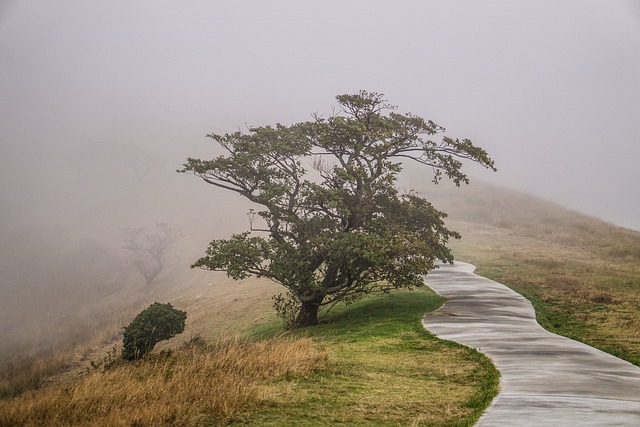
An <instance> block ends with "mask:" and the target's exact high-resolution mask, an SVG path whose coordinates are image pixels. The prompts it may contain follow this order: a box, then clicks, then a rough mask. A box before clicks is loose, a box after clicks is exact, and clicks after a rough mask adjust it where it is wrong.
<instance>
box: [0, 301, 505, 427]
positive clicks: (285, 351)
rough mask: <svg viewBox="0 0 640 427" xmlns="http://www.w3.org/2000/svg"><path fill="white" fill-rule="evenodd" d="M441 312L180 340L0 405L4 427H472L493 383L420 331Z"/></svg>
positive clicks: (486, 368)
mask: <svg viewBox="0 0 640 427" xmlns="http://www.w3.org/2000/svg"><path fill="white" fill-rule="evenodd" d="M441 304H442V298H441V297H439V296H437V295H435V294H434V293H433V292H432V291H430V290H429V289H422V290H420V291H415V292H409V291H405V292H401V293H398V294H396V295H395V296H393V297H388V296H380V297H372V298H368V299H366V300H363V301H361V302H359V303H357V304H354V305H351V306H349V307H348V309H347V308H345V307H337V308H335V309H334V311H333V312H332V313H331V315H330V316H329V317H326V318H325V319H324V323H323V324H321V325H319V326H317V327H312V328H307V329H305V330H301V331H298V332H296V333H294V334H288V336H277V335H279V333H280V332H281V329H280V327H279V325H278V323H277V322H274V321H270V322H269V321H265V320H263V321H262V323H261V324H260V326H259V327H248V329H245V330H247V331H249V332H251V334H252V335H253V336H254V338H252V339H249V340H247V339H237V338H232V339H228V338H222V339H221V338H218V339H217V340H211V341H209V343H207V340H204V339H202V338H200V337H197V338H195V339H194V338H192V339H191V340H190V342H189V343H187V344H181V343H180V338H176V339H174V340H173V343H169V344H166V345H165V348H166V349H168V348H171V349H172V350H167V351H165V352H157V351H156V352H155V354H154V355H152V357H150V358H147V359H145V360H142V361H140V362H137V363H134V364H123V363H116V364H115V365H113V366H108V367H107V366H105V365H104V364H99V366H98V368H97V369H91V370H89V372H87V373H85V374H83V375H81V376H79V377H77V378H71V379H68V380H67V381H65V382H61V383H58V384H50V385H49V386H45V387H43V388H41V389H38V390H34V391H30V392H23V393H20V394H19V395H17V396H15V397H12V398H5V399H3V400H0V425H21V424H46V425H70V424H73V425H97V424H104V423H105V422H106V423H107V424H109V425H123V426H125V425H139V426H144V425H159V424H160V425H163V424H169V425H173V424H177V425H236V424H237V425H256V426H258V425H259V426H264V425H273V426H281V425H309V426H320V425H327V426H328V425H335V424H336V423H346V424H348V425H354V426H357V425H363V426H364V425H371V424H375V425H389V426H392V425H394V426H395V425H415V426H435V425H437V426H467V425H471V424H473V422H474V421H475V420H476V419H477V418H478V417H479V416H480V414H481V413H482V411H483V410H484V408H485V407H486V406H487V405H488V404H489V402H490V401H491V399H492V398H493V396H494V395H495V394H496V392H497V387H498V374H497V372H496V370H495V368H494V367H493V365H492V364H491V363H490V362H489V361H488V359H487V358H486V357H484V356H483V355H481V354H479V353H477V352H476V351H475V350H472V349H469V348H465V347H462V346H459V345H456V344H453V343H447V342H443V341H440V340H438V339H436V338H434V337H433V336H431V335H430V334H428V333H427V332H426V331H425V330H424V329H423V328H422V325H421V319H422V316H423V314H424V312H425V311H428V310H433V309H435V308H437V307H438V306H440V305H441ZM229 305H233V301H232V302H230V304H229ZM244 308H245V310H246V311H248V312H251V311H253V313H252V314H257V313H259V312H260V310H258V311H256V310H255V309H252V308H251V307H250V306H247V305H244ZM220 311H222V312H225V311H226V308H224V307H221V308H220ZM213 315H214V316H215V314H213ZM198 323H199V322H197V321H196V322H193V321H192V323H191V324H190V326H189V328H190V329H191V333H193V331H194V330H195V328H197V327H200V325H198ZM245 328H246V326H245ZM225 329H227V330H228V329H232V328H231V327H227V328H225ZM217 330H218V333H219V332H220V329H217ZM187 333H189V332H187ZM182 340H183V341H184V338H182ZM107 362H109V361H107ZM106 365H109V363H107V364H106Z"/></svg>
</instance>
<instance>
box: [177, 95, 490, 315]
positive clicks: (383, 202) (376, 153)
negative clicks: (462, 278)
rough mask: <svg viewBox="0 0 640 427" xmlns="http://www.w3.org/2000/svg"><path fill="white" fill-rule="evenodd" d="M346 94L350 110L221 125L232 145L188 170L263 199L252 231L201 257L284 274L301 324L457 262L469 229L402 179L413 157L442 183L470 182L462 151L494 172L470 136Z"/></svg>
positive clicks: (242, 273) (215, 265) (241, 269)
mask: <svg viewBox="0 0 640 427" xmlns="http://www.w3.org/2000/svg"><path fill="white" fill-rule="evenodd" d="M337 100H338V103H339V104H340V107H341V111H340V112H339V113H338V114H335V115H333V116H331V117H329V118H326V119H325V118H322V117H319V116H316V117H315V119H314V120H313V121H310V122H304V123H298V124H294V125H292V126H284V125H281V124H277V125H275V126H266V127H256V128H251V129H250V130H249V132H248V133H243V132H235V133H232V134H224V135H218V134H211V135H209V137H210V138H212V139H213V140H214V141H216V142H217V143H218V144H219V145H220V146H221V147H222V148H223V149H224V150H225V151H226V154H225V155H221V156H219V157H217V158H215V159H213V160H200V159H188V161H187V163H186V164H184V165H183V166H184V167H183V169H182V170H180V171H179V172H183V173H191V174H194V175H196V176H198V177H200V178H202V179H203V180H204V181H205V182H207V183H209V184H212V185H214V186H216V187H219V188H222V189H225V190H228V191H233V192H236V193H238V194H240V195H242V196H243V197H245V198H247V199H248V200H250V201H251V202H253V203H255V204H257V205H259V206H261V207H262V208H261V210H258V211H257V212H255V211H251V212H250V224H251V230H250V232H247V233H243V234H237V235H234V236H232V237H231V238H230V239H223V240H215V241H213V242H211V244H210V246H209V248H208V250H207V253H206V255H205V256H204V257H203V258H200V259H199V260H198V261H196V262H195V263H194V264H193V267H201V268H204V269H209V270H220V271H226V272H227V274H228V275H229V277H232V278H234V279H242V278H245V277H247V276H249V275H256V276H258V277H267V278H269V279H272V280H274V281H276V282H278V283H280V284H282V285H283V286H284V287H285V288H287V291H288V292H289V293H290V294H291V295H293V296H294V299H293V300H294V301H298V302H299V315H298V317H297V318H296V320H295V322H294V326H306V325H310V324H316V323H317V321H318V320H317V312H318V309H319V307H321V306H323V305H327V304H333V303H335V302H337V301H347V302H349V301H353V300H355V299H357V298H359V297H361V296H363V295H366V294H368V293H371V292H389V291H391V290H393V289H411V288H415V287H418V286H421V285H422V277H421V276H422V275H423V274H426V273H427V272H428V271H429V270H431V269H432V268H434V266H435V262H436V260H437V259H441V260H443V261H449V262H450V261H452V260H453V257H452V255H451V252H450V251H449V249H448V247H447V243H448V241H449V239H450V238H457V237H459V236H458V234H457V233H455V232H453V231H451V230H449V229H447V228H446V226H445V224H444V218H445V217H446V214H445V213H443V212H440V211H438V210H437V209H435V208H434V207H433V206H432V205H431V204H430V203H429V202H428V201H427V200H425V199H423V198H421V197H419V196H418V195H417V194H414V193H411V192H410V193H408V194H401V193H400V192H399V191H398V189H397V188H396V186H395V183H396V180H397V174H398V173H399V172H400V171H401V170H402V162H403V161H414V162H417V163H419V164H422V165H424V166H427V167H429V168H430V169H431V170H432V171H433V172H434V176H433V182H435V183H438V182H439V181H440V180H441V179H442V177H443V176H446V177H448V178H449V179H451V180H453V182H454V183H455V184H456V185H460V184H461V183H468V182H469V179H468V178H467V176H466V175H465V174H464V173H463V172H462V171H461V168H462V162H461V160H464V159H467V160H471V161H474V162H476V163H479V164H480V165H482V166H484V167H486V168H489V169H492V170H495V168H494V166H493V161H492V160H491V159H490V158H489V156H488V155H487V153H486V152H485V151H484V150H483V149H481V148H479V147H476V146H474V145H473V144H472V143H471V141H470V140H468V139H464V140H462V141H460V140H458V139H452V138H449V137H446V136H445V137H443V138H442V140H441V141H439V142H435V141H432V140H430V139H427V137H429V136H432V135H435V134H438V133H441V132H443V131H444V128H442V127H440V126H438V125H437V124H435V123H433V122H431V121H425V120H424V119H422V118H421V117H418V116H415V115H412V114H398V113H395V112H394V111H393V110H394V107H392V106H390V105H388V104H386V101H385V100H384V99H383V96H382V95H380V94H376V93H369V92H365V91H361V92H360V93H358V94H355V95H340V96H338V97H337ZM307 165H311V166H312V168H313V169H314V170H315V172H314V173H313V174H312V173H310V172H309V171H307V170H306V167H308V166H307ZM258 224H261V225H258ZM253 233H261V234H260V235H252V234H253Z"/></svg>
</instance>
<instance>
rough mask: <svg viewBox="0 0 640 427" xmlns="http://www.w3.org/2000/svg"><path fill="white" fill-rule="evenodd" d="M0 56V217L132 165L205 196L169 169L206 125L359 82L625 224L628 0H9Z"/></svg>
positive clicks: (27, 212) (629, 119) (67, 206)
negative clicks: (0, 203) (306, 0)
mask: <svg viewBox="0 0 640 427" xmlns="http://www.w3.org/2000/svg"><path fill="white" fill-rule="evenodd" d="M0 58H2V59H1V60H0V93H1V96H0V99H1V101H0V102H1V103H2V104H1V107H0V108H1V109H2V115H1V118H0V122H1V123H0V138H1V146H0V150H1V152H0V179H2V187H1V189H0V195H1V196H2V198H3V208H2V212H1V215H2V221H3V222H5V224H4V225H7V221H10V219H9V218H14V217H16V216H17V217H19V218H20V219H21V220H24V219H26V220H32V221H41V220H42V217H43V216H44V217H47V218H49V219H51V218H53V217H55V216H56V215H68V214H69V213H70V212H71V211H77V212H82V215H81V217H82V218H85V220H86V218H87V217H92V216H93V217H94V218H95V217H96V215H99V212H102V211H109V210H113V209H114V206H116V205H118V204H119V203H122V200H123V199H126V193H127V192H128V191H129V190H130V189H131V188H130V187H131V185H130V183H131V182H136V181H141V180H145V179H146V180H149V179H155V180H158V181H157V182H158V184H162V185H170V186H171V185H175V186H176V188H181V189H186V188H189V187H191V188H196V190H193V191H201V192H202V195H203V197H213V196H212V195H211V194H210V193H207V191H209V190H208V189H206V188H204V187H203V186H202V185H200V183H198V182H195V181H194V180H192V181H189V180H188V179H187V177H184V176H178V175H176V174H175V173H174V171H175V169H176V168H178V167H179V166H180V164H181V163H182V162H183V161H184V159H185V158H186V157H188V156H202V157H207V156H208V155H209V154H208V153H210V152H211V151H210V147H209V146H208V145H207V140H206V139H205V138H204V135H205V134H206V133H208V132H211V131H216V132H225V131H233V130H235V129H237V128H238V127H243V126H245V125H246V124H249V125H265V124H272V123H276V122H282V123H293V122H298V121H304V120H308V119H309V118H310V114H311V113H312V112H316V111H318V112H321V113H325V114H327V113H330V111H331V107H332V106H335V104H336V103H335V100H334V96H335V95H337V94H341V93H353V92H356V91H358V90H360V89H366V90H370V91H376V92H381V93H384V94H385V95H386V97H387V99H389V101H390V102H391V103H392V104H394V105H397V106H399V110H400V111H410V112H412V113H415V114H418V115H421V116H423V117H425V118H427V119H431V120H434V121H436V122H437V123H439V124H441V125H443V126H445V127H446V128H447V130H448V134H450V135H451V136H454V137H460V138H463V137H464V138H470V139H472V140H473V141H474V142H475V143H476V144H478V145H480V146H481V147H484V148H485V149H487V150H488V151H489V153H490V154H491V155H492V156H493V157H494V159H495V160H496V165H497V167H498V173H496V174H491V173H488V172H485V171H483V170H482V171H481V170H478V169H474V168H473V167H472V168H470V172H471V174H472V176H473V177H475V178H479V179H481V180H486V181H489V182H492V183H495V184H499V185H503V186H508V187H512V188H515V189H519V190H523V191H527V192H529V193H531V194H534V195H536V196H540V197H543V198H546V199H550V200H552V201H555V202H557V203H560V204H562V205H563V206H565V207H567V208H569V209H573V210H577V211H580V212H583V213H586V214H590V215H594V216H596V217H599V218H602V219H604V220H605V221H609V222H612V223H615V224H618V225H621V226H625V227H629V228H634V229H636V230H640V198H639V197H638V190H637V183H638V182H640V168H637V167H636V161H637V158H639V157H640V128H638V126H637V117H640V80H639V79H638V78H637V76H638V75H640V7H638V6H637V5H636V4H635V3H633V2H631V1H612V2H606V3H604V2H598V1H565V2H553V1H541V2H540V1H539V2H525V1H489V2H482V3H478V2H473V1H455V2H446V3H445V2H420V3H417V2H410V1H401V2H394V3H388V2H380V1H374V2H370V1H368V2H362V1H353V2H340V3H338V2H331V1H329V2H322V3H321V4H311V3H301V2H294V1H276V2H268V3H264V2H257V1H242V2H204V1H192V2H186V3H184V2H181V3H175V2H155V1H154V2H134V3H132V2H124V1H115V2H84V1H65V2H61V3H60V2H57V3H55V4H54V3H49V2H16V1H14V2H11V1H9V2H6V1H5V2H3V3H2V6H1V7H0ZM132 159H133V160H132ZM136 162H137V163H136ZM159 170H162V171H164V172H162V173H161V174H160V175H161V176H162V179H159V178H158V176H154V177H152V178H150V176H151V175H149V174H152V171H155V173H157V171H159ZM187 181H189V182H187ZM168 182H172V184H167V183H168ZM180 191H182V190H180ZM184 191H189V190H184ZM96 196H99V197H96ZM43 214H44V215H43Z"/></svg>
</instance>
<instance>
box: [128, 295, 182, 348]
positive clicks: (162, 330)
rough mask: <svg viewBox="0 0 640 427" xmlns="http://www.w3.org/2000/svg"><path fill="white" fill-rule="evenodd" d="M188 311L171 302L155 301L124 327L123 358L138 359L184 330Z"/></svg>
mask: <svg viewBox="0 0 640 427" xmlns="http://www.w3.org/2000/svg"><path fill="white" fill-rule="evenodd" d="M186 320H187V313H186V312H184V311H180V310H176V309H175V308H173V307H172V306H171V304H160V303H157V302H155V303H153V304H151V305H150V306H149V307H148V308H146V309H145V310H143V311H142V312H140V314H138V315H137V316H136V318H135V319H133V322H131V323H130V324H129V325H128V326H126V327H125V328H124V337H123V343H124V348H123V349H122V358H123V359H125V360H137V359H140V358H141V357H143V356H144V355H145V354H147V353H149V352H150V351H151V350H153V347H155V345H156V344H157V343H158V342H160V341H163V340H167V339H169V338H172V337H174V336H175V335H177V334H179V333H181V332H183V331H184V324H185V321H186Z"/></svg>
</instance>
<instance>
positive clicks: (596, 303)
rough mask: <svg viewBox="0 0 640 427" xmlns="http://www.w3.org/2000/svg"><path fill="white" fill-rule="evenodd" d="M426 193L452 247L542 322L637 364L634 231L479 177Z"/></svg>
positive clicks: (639, 247)
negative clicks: (526, 303) (444, 216)
mask: <svg viewBox="0 0 640 427" xmlns="http://www.w3.org/2000/svg"><path fill="white" fill-rule="evenodd" d="M425 193H426V194H427V195H428V197H430V198H431V199H432V200H433V202H434V204H435V205H436V206H437V207H439V208H440V209H442V210H444V211H446V212H448V213H449V214H450V218H449V221H448V224H449V225H450V227H451V228H453V229H455V230H458V231H460V232H461V233H462V235H463V239H462V240H460V241H456V242H453V247H454V253H455V255H456V256H457V257H458V258H459V259H462V260H465V261H469V262H471V263H473V264H475V265H476V266H477V267H478V273H480V274H482V275H484V276H487V277H490V278H492V279H494V280H497V281H499V282H501V283H504V284H506V285H508V286H510V287H512V288H513V289H514V290H516V291H518V292H520V293H521V294H523V295H524V296H526V297H527V298H529V299H530V300H531V301H532V302H533V304H534V306H535V308H536V312H537V316H538V320H539V322H540V323H541V324H542V325H543V326H544V327H545V328H546V329H548V330H550V331H552V332H555V333H558V334H561V335H565V336H568V337H571V338H574V339H577V340H580V341H582V342H585V343H587V344H590V345H592V346H594V347H596V348H599V349H602V350H604V351H607V352H609V353H612V354H615V355H618V356H619V357H622V358H624V359H626V360H628V361H630V362H632V363H634V364H636V365H640V232H637V231H633V230H628V229H625V228H621V227H617V226H614V225H612V224H608V223H605V222H603V221H601V220H598V219H596V218H593V217H589V216H585V215H582V214H579V213H576V212H572V211H569V210H567V209H564V208H562V207H561V206H558V205H556V204H553V203H550V202H547V201H544V200H541V199H538V198H535V197H532V196H530V195H527V194H524V193H520V192H516V191H512V190H507V189H503V188H496V187H493V186H490V185H487V184H482V183H477V182H476V183H473V184H471V185H470V186H468V187H467V188H461V189H452V188H446V187H445V188H437V189H433V188H431V187H429V188H426V187H425Z"/></svg>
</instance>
